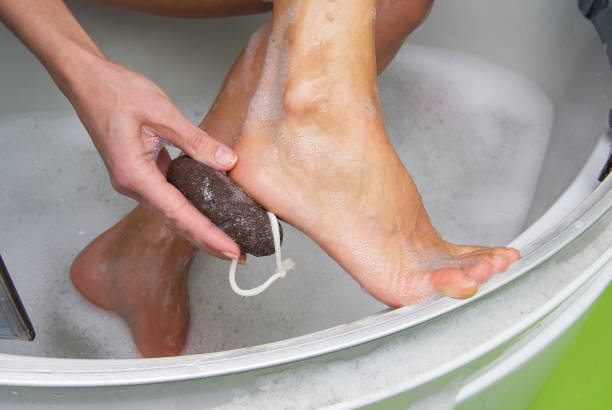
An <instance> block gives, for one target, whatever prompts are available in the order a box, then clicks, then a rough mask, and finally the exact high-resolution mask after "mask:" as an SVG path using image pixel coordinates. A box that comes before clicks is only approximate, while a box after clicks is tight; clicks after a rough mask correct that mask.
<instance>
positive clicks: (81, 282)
mask: <svg viewBox="0 0 612 410" xmlns="http://www.w3.org/2000/svg"><path fill="white" fill-rule="evenodd" d="M430 4H431V1H430V0H418V1H416V0H407V1H397V0H395V1H391V0H384V1H379V2H378V3H377V16H378V17H377V21H376V53H377V64H378V70H379V71H380V70H382V69H383V68H384V67H385V66H386V65H387V64H388V63H389V62H390V61H391V58H392V56H393V55H395V53H396V52H397V50H398V49H399V46H401V44H402V42H403V39H404V37H405V36H407V35H408V34H409V33H410V32H411V31H412V30H413V29H414V28H415V27H416V26H418V24H419V23H420V22H421V20H422V19H424V18H425V16H426V14H427V11H428V10H429V7H430ZM402 13H403V14H402ZM271 30H272V24H271V22H268V23H266V24H265V25H264V26H263V27H262V28H260V29H259V30H258V31H257V32H256V33H255V34H254V35H253V36H252V38H251V40H250V42H249V45H248V46H247V48H246V49H245V50H244V51H243V52H242V54H241V55H240V56H239V57H238V59H237V60H236V62H235V63H234V65H233V66H232V68H231V70H230V71H229V73H228V75H227V77H226V79H225V81H224V83H223V85H222V87H221V89H220V91H219V94H218V96H217V98H216V100H215V102H214V104H213V106H212V108H211V109H210V111H209V113H208V114H207V116H206V117H205V118H204V120H203V121H202V124H201V125H200V126H201V127H202V128H203V129H204V130H205V131H206V132H208V133H209V134H211V135H213V136H215V137H216V138H217V139H219V140H221V141H222V142H224V143H225V144H227V145H230V146H233V145H234V142H235V140H236V138H237V137H238V135H239V133H240V130H241V128H242V124H243V122H244V118H245V117H246V115H247V111H248V106H249V103H250V101H251V98H252V96H253V94H254V92H255V90H256V88H257V85H258V82H259V77H260V74H261V70H262V67H263V64H264V58H265V54H266V49H267V44H268V38H269V36H270V33H271ZM247 155H248V153H245V156H247ZM151 238H157V240H155V241H153V240H150V239H151ZM167 243H171V244H172V246H167V245H166V244H167ZM195 252H196V249H195V248H193V247H192V246H191V245H190V244H189V243H188V242H187V241H185V240H184V239H182V238H181V237H180V236H178V235H175V234H174V233H173V232H172V231H170V230H169V229H168V228H166V227H165V225H164V224H163V223H162V222H160V221H159V220H158V219H156V218H155V217H154V216H152V215H150V214H149V213H148V212H147V211H146V210H145V209H144V208H142V207H140V206H138V207H136V208H135V210H134V211H132V212H131V213H130V214H128V215H126V216H125V217H124V218H123V219H122V220H121V221H120V222H118V223H117V224H116V225H115V226H114V227H112V228H111V229H110V230H109V231H107V232H105V233H104V234H102V235H100V236H99V237H98V238H97V239H96V240H94V241H93V242H92V243H91V244H89V245H88V246H87V247H86V248H85V249H84V250H83V251H82V252H81V253H80V254H79V256H78V257H77V258H76V259H75V262H74V263H73V265H72V268H71V279H72V281H73V283H74V284H75V287H76V288H77V289H78V290H79V291H80V292H81V293H82V294H83V295H84V296H85V297H86V298H87V299H89V300H90V301H91V302H93V303H94V304H96V305H98V306H100V307H102V308H104V309H110V310H115V311H116V312H117V313H119V314H120V315H121V316H122V317H123V318H124V319H125V320H126V322H127V323H128V325H129V326H130V328H131V330H132V334H133V336H134V340H135V343H136V345H137V347H138V350H139V351H140V352H141V354H142V355H143V356H166V355H174V354H178V353H179V352H180V351H181V350H182V349H183V346H184V343H185V335H186V329H187V325H188V305H187V293H186V290H185V289H186V288H185V286H186V276H187V272H188V268H189V266H190V263H187V264H184V261H185V260H190V258H192V257H193V255H194V254H195ZM172 275H175V276H176V278H177V280H175V281H168V280H167V279H165V278H169V277H172ZM134 278H139V280H138V281H134V280H133V279H134ZM130 279H131V280H132V281H131V282H130V283H131V285H130V286H126V285H125V283H128V280H130ZM134 284H139V285H138V286H142V287H147V288H148V289H149V292H148V293H144V294H143V292H142V291H141V290H140V289H138V286H133V285H134ZM168 285H172V287H169V286H168ZM164 286H165V289H166V290H168V291H169V292H168V293H167V298H166V300H169V301H170V302H169V303H167V304H166V306H167V307H168V313H167V314H166V316H163V315H162V316H160V313H159V311H156V310H155V308H156V306H157V305H156V303H157V301H158V300H159V298H158V297H157V295H156V292H157V289H158V288H160V289H164ZM111 299H112V301H114V302H113V303H111ZM141 299H142V301H141V302H140V303H139V304H137V305H136V306H134V304H135V303H134V302H137V301H139V300H141ZM143 302H146V303H143ZM130 303H131V304H132V305H130ZM124 305H130V306H131V307H130V309H131V310H130V309H126V308H124V307H123V306H124ZM170 307H171V308H170ZM127 311H130V313H129V314H128V313H126V312H127ZM173 311H176V312H183V314H180V315H176V314H172V312H173ZM158 317H163V318H160V319H156V318H158ZM166 317H168V318H166ZM151 318H153V319H156V320H150V319H151ZM164 332H165V333H166V334H167V335H174V334H176V335H180V337H175V338H174V339H173V338H172V337H170V339H173V343H169V344H166V345H163V344H160V343H159V342H158V341H159V340H162V341H163V340H166V339H168V338H165V337H160V336H159V335H160V334H163V333H164Z"/></svg>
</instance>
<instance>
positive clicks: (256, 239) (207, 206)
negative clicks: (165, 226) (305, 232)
mask: <svg viewBox="0 0 612 410" xmlns="http://www.w3.org/2000/svg"><path fill="white" fill-rule="evenodd" d="M167 179H168V182H170V183H171V184H172V185H174V186H175V187H176V188H177V189H178V190H179V191H181V193H182V194H183V195H184V196H185V197H186V198H187V199H188V200H189V202H191V204H192V205H193V206H195V207H196V209H197V210H199V211H200V212H201V213H202V214H204V216H206V217H207V218H208V219H209V220H210V221H211V222H212V223H213V224H215V225H216V226H217V227H218V228H219V229H221V230H222V231H223V232H225V233H226V234H227V235H228V236H229V237H230V238H232V239H233V240H234V241H235V242H236V243H237V244H238V246H239V247H240V250H241V251H242V252H243V253H249V254H251V255H254V256H266V255H272V254H273V253H274V239H273V236H272V227H271V226H270V219H269V218H268V215H267V213H266V210H265V209H264V208H263V207H262V206H261V205H259V204H258V203H257V202H256V201H255V200H254V199H253V197H251V196H250V195H249V194H248V193H247V192H246V191H245V190H244V189H242V188H241V187H239V186H238V185H237V184H236V183H235V182H234V181H232V180H231V179H230V178H229V177H228V176H227V175H225V174H224V173H223V172H221V171H218V170H216V169H214V168H211V167H209V166H208V165H206V164H203V163H201V162H199V161H196V160H194V159H192V158H190V157H188V156H186V155H183V156H180V157H178V158H176V159H174V160H173V161H172V162H171V163H170V167H169V168H168V175H167ZM279 230H280V239H281V243H282V239H283V230H282V227H281V225H280V224H279Z"/></svg>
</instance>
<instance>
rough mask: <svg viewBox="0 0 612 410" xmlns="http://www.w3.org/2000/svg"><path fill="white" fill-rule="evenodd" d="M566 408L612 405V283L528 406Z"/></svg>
mask: <svg viewBox="0 0 612 410" xmlns="http://www.w3.org/2000/svg"><path fill="white" fill-rule="evenodd" d="M566 409H567V410H577V409H580V410H583V409H584V410H599V409H601V410H611V409H612V286H608V288H607V289H606V291H605V292H604V294H603V295H602V296H601V297H600V298H599V299H598V300H597V302H595V305H594V306H593V310H592V311H591V313H590V315H589V317H588V318H587V320H586V322H585V324H584V326H583V328H582V329H581V330H580V332H579V333H578V336H576V339H575V340H574V341H573V342H572V343H571V344H570V346H569V348H568V349H567V351H566V352H565V354H564V355H563V357H562V358H561V361H560V362H559V363H558V364H557V366H556V367H555V369H554V370H553V372H552V373H551V375H550V376H549V377H548V379H547V380H546V383H545V384H544V386H542V388H541V389H540V391H539V392H538V394H537V395H536V397H535V398H534V399H533V401H532V402H531V404H530V405H529V407H528V410H566Z"/></svg>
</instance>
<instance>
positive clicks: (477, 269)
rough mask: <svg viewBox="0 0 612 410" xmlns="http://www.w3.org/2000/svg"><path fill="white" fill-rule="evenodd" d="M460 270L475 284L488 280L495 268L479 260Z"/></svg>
mask: <svg viewBox="0 0 612 410" xmlns="http://www.w3.org/2000/svg"><path fill="white" fill-rule="evenodd" d="M462 270H463V272H464V273H465V274H466V275H468V276H469V277H470V278H472V279H474V280H475V281H476V282H477V283H483V282H486V281H487V280H489V278H490V277H491V275H492V274H493V272H494V270H495V268H494V267H493V266H492V265H491V263H489V262H488V261H486V260H480V261H478V262H476V263H474V264H470V265H466V266H464V267H463V268H462Z"/></svg>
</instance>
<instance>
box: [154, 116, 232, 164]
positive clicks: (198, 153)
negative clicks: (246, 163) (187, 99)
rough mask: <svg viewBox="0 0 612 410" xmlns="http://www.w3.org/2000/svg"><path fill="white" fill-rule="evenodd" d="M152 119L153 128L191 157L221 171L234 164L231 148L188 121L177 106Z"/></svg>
mask: <svg viewBox="0 0 612 410" xmlns="http://www.w3.org/2000/svg"><path fill="white" fill-rule="evenodd" d="M154 121H155V123H154V126H155V129H156V130H157V131H159V132H160V133H161V134H162V135H163V136H164V138H166V139H167V140H168V141H170V142H171V143H172V144H174V145H175V146H177V147H179V148H180V149H182V150H183V151H184V152H185V153H186V154H187V155H189V156H190V157H191V158H193V159H195V160H197V161H200V162H203V163H205V164H207V165H209V166H211V167H213V168H216V169H218V170H221V171H227V170H229V169H231V168H233V167H234V165H236V162H237V161H238V156H236V154H235V153H234V151H232V149H231V148H229V147H228V146H226V145H224V144H221V143H220V142H219V141H217V140H215V139H214V138H212V137H211V136H210V135H208V134H207V133H206V132H204V131H202V130H201V129H200V128H199V127H197V126H196V125H194V124H192V123H191V122H189V120H187V119H186V118H185V117H184V116H183V114H182V113H181V112H180V111H179V110H178V108H175V107H174V106H172V108H168V109H167V113H166V115H162V116H161V117H160V116H157V117H156V118H155V120H154Z"/></svg>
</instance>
